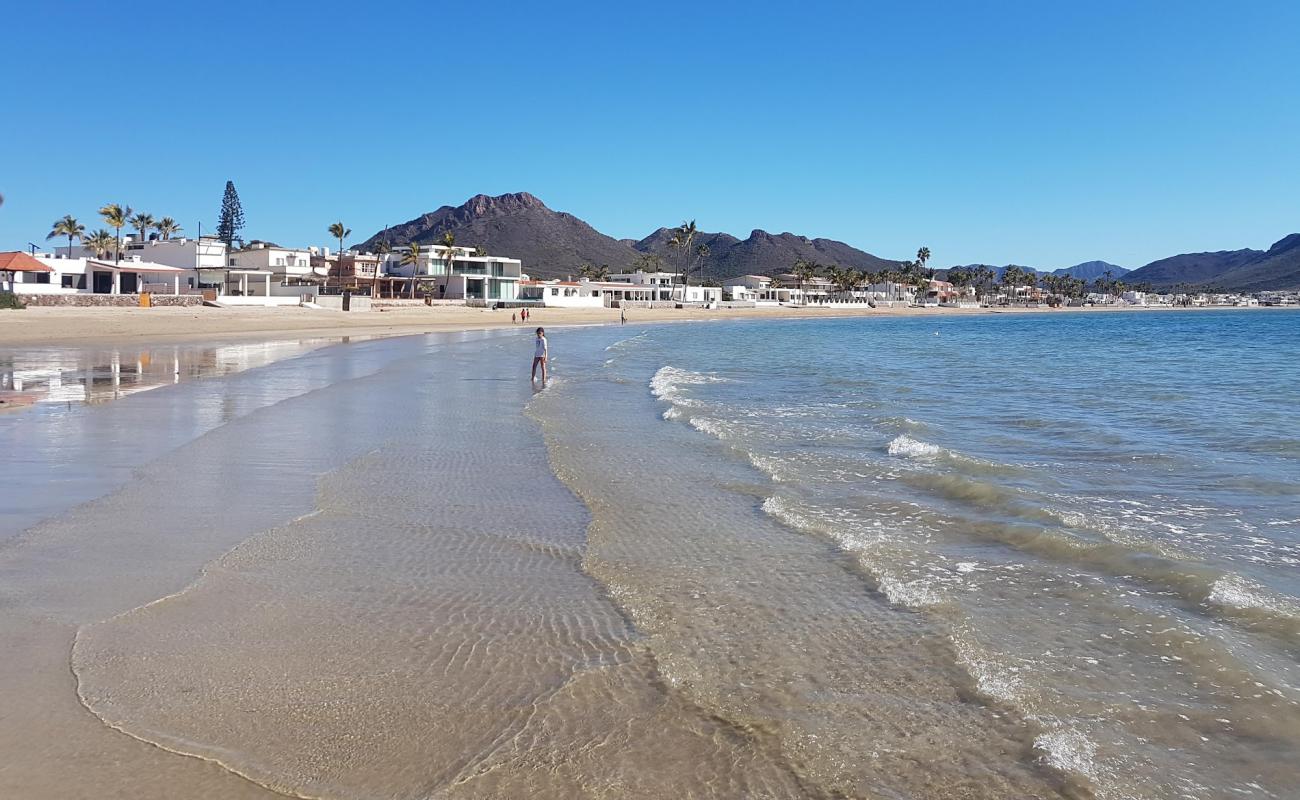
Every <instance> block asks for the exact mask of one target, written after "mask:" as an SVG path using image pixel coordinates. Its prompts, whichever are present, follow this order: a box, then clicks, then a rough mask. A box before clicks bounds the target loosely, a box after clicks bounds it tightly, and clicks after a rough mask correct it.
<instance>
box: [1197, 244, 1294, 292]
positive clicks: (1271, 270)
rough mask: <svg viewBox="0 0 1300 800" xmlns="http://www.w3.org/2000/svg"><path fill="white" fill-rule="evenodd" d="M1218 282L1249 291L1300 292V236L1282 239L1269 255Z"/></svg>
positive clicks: (1271, 249) (1232, 271) (1226, 274)
mask: <svg viewBox="0 0 1300 800" xmlns="http://www.w3.org/2000/svg"><path fill="white" fill-rule="evenodd" d="M1216 282H1217V283H1219V284H1221V285H1223V286H1225V287H1228V288H1231V289H1240V290H1242V291H1247V292H1259V291H1264V290H1266V289H1300V233H1293V234H1291V235H1290V236H1286V237H1284V238H1282V239H1279V240H1278V241H1276V242H1274V243H1273V246H1272V247H1270V248H1269V249H1268V251H1267V252H1265V253H1263V254H1262V255H1260V256H1259V257H1258V258H1256V259H1253V260H1252V261H1249V262H1247V263H1245V264H1242V265H1241V266H1239V267H1236V268H1234V269H1231V270H1229V271H1227V272H1225V273H1223V274H1222V275H1220V276H1219V277H1218V279H1217V280H1216Z"/></svg>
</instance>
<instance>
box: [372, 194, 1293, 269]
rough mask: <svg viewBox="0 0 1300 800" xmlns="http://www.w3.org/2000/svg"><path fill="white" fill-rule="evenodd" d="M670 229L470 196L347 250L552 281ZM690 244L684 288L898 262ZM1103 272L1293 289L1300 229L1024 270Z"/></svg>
mask: <svg viewBox="0 0 1300 800" xmlns="http://www.w3.org/2000/svg"><path fill="white" fill-rule="evenodd" d="M672 230H673V229H672V228H667V227H663V228H659V229H658V230H656V231H654V232H652V233H651V234H650V235H648V236H646V237H644V238H642V239H627V238H624V239H616V238H614V237H612V236H607V235H606V234H604V233H601V232H600V231H598V230H596V229H595V228H594V227H592V226H591V225H589V224H588V223H587V222H585V221H583V220H582V219H580V218H578V217H576V216H574V215H573V214H570V213H568V212H564V211H555V210H553V209H551V208H549V207H547V205H546V204H545V203H543V202H542V201H541V200H540V199H538V198H537V197H536V196H534V195H532V194H529V193H528V192H514V193H508V194H502V195H496V196H489V195H485V194H476V195H474V196H473V197H471V198H469V200H467V201H466V202H465V203H463V204H461V205H459V206H447V205H444V206H441V207H439V208H438V209H436V210H434V211H430V212H426V213H424V214H421V215H419V216H417V217H415V218H413V219H411V220H408V221H407V222H404V223H402V224H400V225H394V226H391V227H390V228H387V229H385V230H383V231H378V232H376V233H375V234H374V235H373V236H371V237H370V238H369V239H366V240H365V241H364V242H361V243H360V244H358V245H356V247H357V249H360V250H367V249H371V248H373V247H374V245H375V244H377V243H378V242H379V241H380V240H382V239H384V238H385V236H386V237H387V240H388V242H389V243H390V244H392V245H399V244H406V243H408V242H412V241H414V242H420V243H421V244H429V243H435V244H436V243H438V242H440V241H441V239H442V235H443V234H444V233H447V232H450V233H452V234H454V235H455V237H456V242H457V243H458V244H461V245H466V246H476V247H485V248H486V249H487V251H488V252H490V253H498V254H502V255H509V256H511V257H514V258H519V259H521V260H522V261H523V263H524V271H525V272H527V273H528V274H530V275H532V276H533V277H538V278H556V277H565V276H572V275H576V274H578V271H579V269H580V268H581V267H582V266H583V265H586V264H590V265H592V266H596V267H601V266H608V267H609V269H610V271H611V272H618V271H622V270H627V269H632V268H634V267H635V266H637V265H638V264H641V265H645V264H646V259H647V257H650V256H658V257H659V258H660V259H661V260H662V263H663V268H664V269H666V270H668V271H673V269H674V266H673V265H674V264H675V263H676V259H675V256H676V253H675V251H673V250H672V249H671V248H670V247H669V245H668V240H669V238H671V236H672ZM695 243H696V244H697V245H700V244H705V245H708V247H709V254H708V256H707V257H705V258H703V259H702V260H701V269H700V271H699V272H698V273H697V274H695V275H693V276H692V278H691V279H692V281H693V282H699V281H702V280H712V281H718V280H725V279H727V278H733V277H736V276H739V275H746V274H758V275H775V274H779V273H783V272H789V271H790V269H791V268H792V267H793V266H794V263H795V261H797V260H799V259H804V260H809V261H815V262H818V263H821V264H824V265H826V266H839V267H843V268H852V269H858V270H862V271H867V272H880V271H883V270H887V269H898V268H899V267H901V266H902V264H903V263H904V262H902V261H896V260H891V259H886V258H881V257H880V256H876V255H873V254H872V253H868V252H866V251H864V250H859V249H858V248H856V247H853V246H852V245H849V244H846V243H844V242H841V241H838V240H835V239H827V238H820V237H819V238H810V237H807V236H802V235H799V234H795V233H790V232H788V231H787V232H782V233H770V232H768V231H765V230H763V229H761V228H755V229H753V230H752V231H750V234H749V236H748V237H746V238H744V239H741V238H739V237H737V236H733V235H732V234H729V233H725V232H706V231H701V232H700V233H699V234H698V236H697V238H696V242H695ZM966 266H971V267H978V266H988V267H990V268H991V269H993V270H994V271H995V272H996V273H997V274H998V275H1001V274H1002V272H1003V271H1004V270H1005V269H1006V267H1005V266H1003V267H995V266H992V265H981V264H970V265H966ZM1021 268H1022V269H1026V270H1028V269H1033V268H1030V267H1023V266H1022V267H1021ZM1108 270H1109V271H1110V272H1111V273H1112V275H1113V276H1114V277H1115V278H1123V280H1124V281H1125V282H1126V283H1128V284H1130V285H1136V284H1142V283H1149V284H1151V285H1152V286H1155V287H1160V288H1171V287H1174V286H1180V285H1195V286H1201V287H1219V288H1225V289H1239V290H1246V291H1262V290H1267V289H1292V288H1300V233H1293V234H1290V235H1288V236H1285V237H1283V238H1282V239H1279V240H1278V241H1277V242H1275V243H1274V244H1273V245H1272V246H1271V247H1270V248H1269V249H1268V250H1266V251H1265V250H1252V249H1249V248H1246V249H1241V250H1221V251H1217V252H1207V253H1183V254H1179V255H1174V256H1169V257H1167V258H1163V259H1157V260H1156V261H1152V262H1151V263H1149V264H1146V265H1144V266H1142V267H1138V268H1137V269H1135V270H1131V271H1130V270H1127V269H1125V268H1123V267H1119V266H1116V265H1114V264H1110V263H1108V262H1105V261H1085V262H1082V263H1080V264H1075V265H1074V266H1071V267H1063V268H1060V269H1057V270H1053V271H1050V272H1049V271H1046V270H1038V269H1034V270H1033V271H1034V272H1037V273H1039V274H1040V275H1048V274H1054V275H1070V276H1073V277H1078V278H1082V279H1083V280H1086V281H1090V282H1091V281H1093V280H1095V279H1096V278H1098V277H1100V276H1101V275H1102V274H1103V273H1104V272H1106V271H1108ZM941 272H942V270H941Z"/></svg>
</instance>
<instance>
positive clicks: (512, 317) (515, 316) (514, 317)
mask: <svg viewBox="0 0 1300 800" xmlns="http://www.w3.org/2000/svg"><path fill="white" fill-rule="evenodd" d="M518 321H519V315H518V314H516V313H515V312H513V311H512V312H510V324H511V325H514V324H515V323H516V322H518Z"/></svg>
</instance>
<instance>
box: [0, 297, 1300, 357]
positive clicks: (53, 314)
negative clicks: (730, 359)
mask: <svg viewBox="0 0 1300 800" xmlns="http://www.w3.org/2000/svg"><path fill="white" fill-rule="evenodd" d="M1251 310H1255V311H1259V310H1278V309H1275V308H1271V307H1264V306H1255V307H1242V306H1208V307H1190V308H1181V307H1167V306H1148V307H1133V306H1119V307H1117V306H1100V307H1092V308H1078V307H1067V308H1014V307H1007V308H911V307H907V306H896V307H894V308H883V307H877V308H863V307H850V308H835V307H804V308H790V307H782V308H771V309H769V308H738V309H717V310H710V311H705V310H701V309H667V308H657V309H630V310H629V312H628V324H643V323H647V322H705V321H709V322H716V321H722V320H742V319H832V318H841V317H861V318H865V319H872V318H886V317H912V316H977V315H983V314H990V315H993V314H1074V313H1142V312H1174V311H1186V312H1195V311H1251ZM1281 310H1285V308H1283V309H1281ZM509 313H510V312H508V311H507V310H501V311H492V310H489V309H483V308H469V307H465V306H433V307H427V306H414V307H411V308H388V309H383V310H377V311H367V312H349V313H344V312H340V311H321V310H313V309H302V308H249V309H242V308H241V309H230V308H226V309H214V308H206V307H200V308H67V307H36V308H28V309H24V310H21V311H12V312H5V313H0V349H3V348H6V347H12V346H24V347H25V346H31V345H44V346H51V347H57V346H84V345H87V344H118V345H120V344H128V343H134V344H144V343H158V344H172V343H204V342H214V343H215V342H239V341H269V340H275V339H296V338H328V337H351V336H361V337H380V336H404V335H413V334H422V333H454V332H460V331H471V330H492V329H501V328H506V329H508V328H512V327H521V326H522V327H530V326H534V324H535V325H537V326H546V325H553V326H568V325H617V324H618V323H619V314H618V309H611V308H599V309H573V308H541V309H536V310H531V311H530V313H531V314H534V315H535V316H536V319H535V320H533V319H530V320H529V321H528V323H526V324H521V323H514V324H512V323H511V322H510V317H509Z"/></svg>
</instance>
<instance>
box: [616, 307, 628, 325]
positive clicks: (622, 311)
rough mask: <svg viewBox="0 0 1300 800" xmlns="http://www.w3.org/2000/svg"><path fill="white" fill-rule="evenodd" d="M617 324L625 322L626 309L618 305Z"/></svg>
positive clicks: (624, 323)
mask: <svg viewBox="0 0 1300 800" xmlns="http://www.w3.org/2000/svg"><path fill="white" fill-rule="evenodd" d="M618 324H619V325H626V324H627V309H626V308H623V307H622V306H619V307H618Z"/></svg>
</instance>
